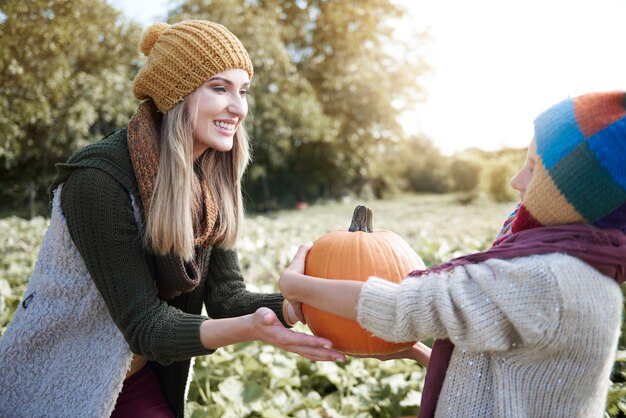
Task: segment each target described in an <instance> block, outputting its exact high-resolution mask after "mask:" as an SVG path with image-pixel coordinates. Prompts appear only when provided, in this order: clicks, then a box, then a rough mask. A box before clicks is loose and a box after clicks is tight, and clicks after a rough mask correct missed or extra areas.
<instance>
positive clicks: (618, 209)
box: [512, 92, 626, 232]
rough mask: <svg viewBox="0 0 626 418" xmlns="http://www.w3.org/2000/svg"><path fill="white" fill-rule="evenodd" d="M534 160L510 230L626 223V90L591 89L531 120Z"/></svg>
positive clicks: (613, 226) (620, 224)
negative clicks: (529, 178)
mask: <svg viewBox="0 0 626 418" xmlns="http://www.w3.org/2000/svg"><path fill="white" fill-rule="evenodd" d="M535 143H536V146H537V163H536V164H535V171H534V174H533V178H532V180H531V181H530V184H529V185H528V188H527V190H526V195H525V199H524V202H523V204H522V205H521V206H520V208H519V210H518V213H517V216H516V218H515V220H514V221H513V225H512V230H513V232H516V231H520V230H523V229H528V228H533V227H537V226H542V225H560V224H568V223H588V224H592V225H596V226H599V227H605V228H606V227H611V228H622V229H623V228H624V227H625V226H626V93H624V92H608V93H591V94H586V95H583V96H579V97H576V98H573V99H567V100H564V101H562V102H561V103H558V104H556V105H555V106H552V107H551V108H549V109H548V110H546V111H545V112H543V113H542V114H540V115H539V116H538V117H537V119H536V120H535Z"/></svg>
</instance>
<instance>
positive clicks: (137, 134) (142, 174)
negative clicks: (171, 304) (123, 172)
mask: <svg viewBox="0 0 626 418" xmlns="http://www.w3.org/2000/svg"><path fill="white" fill-rule="evenodd" d="M161 119H162V116H161V114H160V113H158V111H157V109H156V106H155V105H154V103H153V102H152V101H151V100H148V101H145V102H143V103H142V104H141V105H139V107H138V108H137V112H136V113H135V115H134V116H133V117H132V118H131V120H130V122H129V123H128V150H129V153H130V158H131V161H132V164H133V170H134V172H135V177H136V178H137V185H138V187H139V193H140V195H141V202H142V204H143V212H144V219H146V218H147V217H148V214H149V213H150V205H151V202H152V195H153V193H154V185H155V181H156V176H157V168H158V166H159V128H160V125H161ZM201 184H202V187H201V189H202V197H201V198H200V197H197V196H196V197H195V199H197V200H196V201H194V202H193V203H194V204H193V206H192V207H194V208H198V209H197V210H198V211H199V212H200V213H198V214H196V215H197V216H195V217H194V219H197V220H198V221H197V222H194V235H195V241H194V244H195V246H196V251H195V257H194V259H193V260H191V261H185V260H184V259H183V258H182V257H179V256H177V255H173V254H170V255H166V256H160V255H157V256H156V257H155V258H156V284H157V287H158V290H159V296H161V297H162V298H164V299H171V298H174V297H176V296H178V295H179V294H181V293H184V292H190V291H192V290H193V289H194V288H195V287H196V286H197V285H198V284H199V283H200V278H201V274H202V264H203V261H204V255H205V249H206V248H207V247H208V246H210V245H212V244H213V243H214V238H215V237H214V234H213V233H214V226H215V223H216V220H217V208H216V205H215V201H214V199H213V197H212V196H211V193H210V189H209V187H208V184H207V183H206V179H201Z"/></svg>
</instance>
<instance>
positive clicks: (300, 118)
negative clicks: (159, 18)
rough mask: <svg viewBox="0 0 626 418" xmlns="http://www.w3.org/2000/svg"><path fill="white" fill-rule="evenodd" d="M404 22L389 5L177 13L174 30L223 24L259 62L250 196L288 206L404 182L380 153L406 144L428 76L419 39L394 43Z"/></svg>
mask: <svg viewBox="0 0 626 418" xmlns="http://www.w3.org/2000/svg"><path fill="white" fill-rule="evenodd" d="M402 15H403V12H402V11H401V10H400V9H399V8H398V7H396V6H394V5H393V4H392V2H391V1H389V0H372V1H367V2H362V1H356V0H350V1H347V0H346V1H338V0H308V1H305V0H298V1H290V0H287V1H279V0H256V1H251V0H247V1H246V0H234V1H233V0H231V1H228V0H212V1H211V0H209V1H202V0H187V1H185V2H183V3H182V4H181V5H179V6H178V7H176V8H175V9H173V10H172V12H171V13H170V16H169V20H170V22H172V23H173V22H175V21H178V20H181V19H185V18H202V19H211V20H214V21H217V22H220V23H223V24H224V25H225V26H226V27H228V28H229V29H230V30H231V31H232V32H234V33H235V34H236V35H237V36H238V37H239V38H240V39H241V41H242V42H243V44H244V45H245V46H246V49H247V50H248V52H249V54H250V56H251V59H252V62H253V64H254V66H255V75H254V79H253V83H252V86H253V87H252V93H253V99H252V100H251V104H252V106H251V113H252V121H251V123H249V132H250V133H251V137H252V144H253V150H254V153H253V156H254V161H253V165H252V167H251V168H250V170H249V176H248V181H247V184H246V186H247V190H248V193H249V194H250V195H252V196H257V197H258V196H264V198H263V199H262V200H264V201H265V202H268V201H269V202H272V201H275V200H280V201H282V203H285V202H292V201H293V200H296V199H299V198H302V197H304V198H309V199H310V198H315V197H318V196H324V197H328V196H337V195H340V194H342V193H344V192H345V191H346V190H356V191H357V192H358V191H359V189H360V188H362V187H363V186H364V185H365V184H367V183H372V182H373V183H376V184H390V182H394V181H398V178H394V179H390V178H389V175H388V172H387V171H388V170H387V169H386V168H385V167H384V166H383V164H380V163H379V161H380V160H381V159H380V156H381V155H385V153H386V152H391V151H392V150H393V149H394V148H395V145H396V144H397V143H399V142H401V141H402V140H403V132H402V130H401V127H400V126H399V124H398V122H397V120H396V118H397V116H398V115H399V114H400V112H401V111H402V106H403V105H402V104H403V103H409V102H413V101H415V100H417V99H419V97H420V94H421V88H420V86H419V83H418V82H417V78H418V77H419V76H420V75H421V74H423V73H424V71H426V65H425V64H424V62H423V61H422V59H421V55H420V52H419V49H417V47H416V45H418V44H419V41H418V40H415V42H413V43H411V44H410V45H409V44H403V43H401V42H398V41H397V40H396V39H395V38H394V33H393V30H392V28H391V26H390V25H391V24H392V22H391V21H390V19H392V18H401V17H402ZM391 45H393V47H392V46H391ZM277 196H279V198H278V199H277ZM261 206H262V205H261Z"/></svg>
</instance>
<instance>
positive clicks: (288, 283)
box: [278, 245, 311, 317]
mask: <svg viewBox="0 0 626 418" xmlns="http://www.w3.org/2000/svg"><path fill="white" fill-rule="evenodd" d="M310 248H311V246H310V245H301V246H300V248H298V252H297V253H296V255H295V256H294V257H293V260H291V263H290V264H289V267H287V268H286V269H285V271H284V272H283V274H281V276H280V279H279V280H278V288H279V289H280V292H281V293H282V294H283V296H285V298H286V299H288V300H289V302H290V303H291V306H292V308H293V310H294V312H295V313H298V312H299V313H300V315H301V314H302V307H301V304H300V301H298V300H296V299H295V295H294V293H296V290H297V288H298V276H301V275H303V274H304V266H305V262H306V255H307V253H308V252H309V249H310ZM298 317H300V316H298Z"/></svg>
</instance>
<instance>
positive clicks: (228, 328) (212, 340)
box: [200, 315, 257, 350]
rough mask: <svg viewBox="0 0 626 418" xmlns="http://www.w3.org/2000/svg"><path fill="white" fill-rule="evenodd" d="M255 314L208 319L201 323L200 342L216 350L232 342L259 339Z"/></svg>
mask: <svg viewBox="0 0 626 418" xmlns="http://www.w3.org/2000/svg"><path fill="white" fill-rule="evenodd" d="M255 330H256V328H255V325H254V318H253V315H243V316H239V317H235V318H222V319H207V320H206V321H203V322H202V323H201V324H200V342H201V343H202V345H203V346H204V347H205V348H207V349H209V350H215V349H217V348H220V347H224V346H227V345H230V344H237V343H241V342H246V341H253V340H255V339H257V337H256V335H255Z"/></svg>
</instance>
